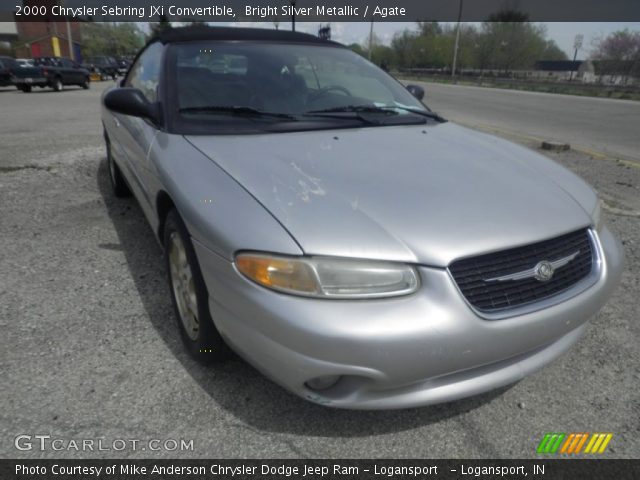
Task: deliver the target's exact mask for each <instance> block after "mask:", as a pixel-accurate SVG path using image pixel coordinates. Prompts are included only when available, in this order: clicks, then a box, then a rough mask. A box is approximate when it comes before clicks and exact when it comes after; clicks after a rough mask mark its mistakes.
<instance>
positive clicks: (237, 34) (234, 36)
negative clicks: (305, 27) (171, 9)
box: [149, 25, 344, 47]
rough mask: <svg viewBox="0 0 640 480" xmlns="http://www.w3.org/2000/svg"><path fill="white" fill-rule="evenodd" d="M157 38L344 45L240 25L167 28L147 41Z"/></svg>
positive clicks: (316, 38)
mask: <svg viewBox="0 0 640 480" xmlns="http://www.w3.org/2000/svg"><path fill="white" fill-rule="evenodd" d="M157 40H159V41H160V42H162V43H165V44H166V43H173V42H188V41H191V40H195V41H197V40H232V41H233V40H236V41H238V40H250V41H270V42H291V43H314V44H322V45H327V46H333V47H344V45H341V44H339V43H336V42H332V41H330V40H322V39H321V38H319V37H316V36H313V35H309V34H307V33H300V32H291V31H288V30H275V29H266V28H241V27H208V26H205V25H195V26H190V27H179V28H170V29H167V30H165V31H163V32H161V33H159V34H158V35H156V36H155V37H154V38H152V39H150V40H149V43H151V42H154V41H157Z"/></svg>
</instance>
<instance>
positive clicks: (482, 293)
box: [449, 229, 593, 312]
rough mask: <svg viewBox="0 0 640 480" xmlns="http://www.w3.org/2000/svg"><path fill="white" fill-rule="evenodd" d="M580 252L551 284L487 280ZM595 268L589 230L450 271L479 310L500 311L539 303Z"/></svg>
mask: <svg viewBox="0 0 640 480" xmlns="http://www.w3.org/2000/svg"><path fill="white" fill-rule="evenodd" d="M575 252H579V253H578V255H576V256H575V258H573V259H572V260H571V261H570V262H568V263H567V264H566V265H564V266H562V267H559V268H557V269H556V270H555V272H554V274H553V277H552V278H551V279H550V280H548V281H540V280H536V279H535V278H532V277H529V278H526V279H521V280H508V281H496V280H494V281H487V280H490V279H496V278H499V277H504V276H508V275H511V274H514V273H518V272H522V271H524V270H528V269H532V268H534V267H535V266H536V265H537V264H538V263H539V262H541V261H545V260H546V261H548V262H553V261H554V260H558V259H562V258H565V257H568V256H571V255H572V254H574V253H575ZM592 268H593V246H592V242H591V236H590V235H589V231H588V229H583V230H579V231H577V232H572V233H568V234H566V235H562V236H561V237H556V238H553V239H551V240H545V241H543V242H539V243H534V244H531V245H526V246H523V247H517V248H511V249H509V250H503V251H500V252H495V253H489V254H486V255H480V256H477V257H470V258H464V259H461V260H457V261H455V262H453V263H452V264H451V265H450V266H449V271H450V272H451V275H452V276H453V278H454V280H455V281H456V283H457V284H458V288H459V289H460V291H461V292H462V294H463V295H464V297H465V298H466V299H467V301H468V302H469V303H470V304H471V305H473V306H474V307H475V308H476V309H478V310H481V311H483V312H498V311H502V310H506V309H510V308H514V307H519V306H523V305H527V304H530V303H533V302H537V301H540V300H543V299H546V298H549V297H552V296H553V295H557V294H559V293H561V292H564V291H565V290H568V289H569V288H571V287H572V286H573V285H575V284H576V283H578V282H579V281H580V280H582V279H583V278H585V277H587V276H588V275H589V273H591V270H592Z"/></svg>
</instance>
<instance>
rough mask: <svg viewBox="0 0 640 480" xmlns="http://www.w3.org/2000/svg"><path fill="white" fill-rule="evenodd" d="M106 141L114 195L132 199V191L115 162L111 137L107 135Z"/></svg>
mask: <svg viewBox="0 0 640 480" xmlns="http://www.w3.org/2000/svg"><path fill="white" fill-rule="evenodd" d="M104 141H105V145H106V148H107V166H108V167H109V179H110V180H111V189H112V190H113V194H114V195H115V196H116V197H118V198H125V197H130V196H131V190H130V189H129V185H127V182H126V181H125V179H124V177H123V176H122V172H121V171H120V167H118V165H117V164H116V162H115V161H114V160H113V155H112V153H111V140H109V137H107V136H106V134H105V136H104Z"/></svg>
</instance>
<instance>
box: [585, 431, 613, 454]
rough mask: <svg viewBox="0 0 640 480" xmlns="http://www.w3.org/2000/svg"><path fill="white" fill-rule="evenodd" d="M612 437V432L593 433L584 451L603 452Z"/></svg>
mask: <svg viewBox="0 0 640 480" xmlns="http://www.w3.org/2000/svg"><path fill="white" fill-rule="evenodd" d="M612 438H613V433H594V434H592V435H591V439H590V440H589V443H588V444H587V448H585V449H584V453H591V454H594V453H604V451H605V450H606V449H607V445H609V442H610V441H611V439H612Z"/></svg>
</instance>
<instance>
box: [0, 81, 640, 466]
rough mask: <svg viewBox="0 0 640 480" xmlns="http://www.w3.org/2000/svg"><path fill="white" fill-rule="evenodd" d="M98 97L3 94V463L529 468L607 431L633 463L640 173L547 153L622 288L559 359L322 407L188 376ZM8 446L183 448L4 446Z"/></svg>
mask: <svg viewBox="0 0 640 480" xmlns="http://www.w3.org/2000/svg"><path fill="white" fill-rule="evenodd" d="M108 85H109V82H103V83H94V84H92V86H91V89H90V90H88V91H85V90H81V89H76V88H67V89H65V90H64V91H63V92H61V93H54V92H51V91H49V90H38V91H34V93H31V94H24V93H22V92H18V91H16V90H14V89H10V88H2V89H0V112H1V113H2V114H1V115H0V232H1V235H2V239H3V249H2V255H0V271H2V275H1V276H0V327H2V329H3V331H4V332H5V333H4V334H3V335H2V336H0V370H2V372H3V389H2V390H3V394H2V409H1V411H0V418H1V419H2V421H1V422H0V433H1V441H0V456H1V457H4V458H45V457H51V458H63V457H66V458H78V457H86V458H103V457H111V458H123V457H131V458H146V457H152V458H162V457H167V458H194V457H240V458H253V457H280V458H289V457H310V458H320V457H328V458H349V457H351V458H352V457H367V458H371V457H391V458H439V457H456V458H475V457H477V458H484V457H494V458H496V457H497V458H509V457H514V458H528V457H535V455H536V454H535V449H536V446H537V444H538V443H539V441H540V439H541V438H542V436H543V435H544V434H545V433H546V432H612V433H613V434H614V437H613V440H612V442H611V444H610V447H609V448H608V450H607V452H606V454H605V455H604V456H606V457H610V458H618V457H619V458H638V457H640V436H639V433H640V388H639V386H640V344H639V342H638V340H639V338H640V324H639V321H638V319H639V318H640V307H639V304H640V303H639V302H638V294H639V293H640V194H639V193H640V161H638V162H634V161H630V160H629V159H625V160H623V161H620V160H616V159H615V158H611V157H608V156H595V157H591V156H588V155H586V154H584V153H577V152H573V151H569V152H564V153H554V154H550V155H551V156H552V157H553V158H554V159H556V160H557V161H558V162H560V163H562V164H563V165H565V166H567V167H569V168H571V169H572V170H573V171H575V172H577V173H578V174H580V175H581V176H582V177H584V178H585V179H586V180H587V181H589V182H590V183H591V184H592V185H594V186H595V187H596V188H597V189H598V191H599V192H600V193H601V195H602V197H603V198H604V199H605V201H606V213H607V216H608V220H609V223H610V226H611V227H612V229H613V230H614V231H615V232H616V234H617V235H618V236H619V238H620V239H621V240H622V241H623V243H624V245H625V251H626V255H627V263H626V269H625V272H624V275H623V280H622V284H621V286H620V287H619V288H618V290H617V291H616V293H615V294H614V296H613V297H612V299H611V300H610V301H609V303H608V304H607V306H606V307H605V308H604V309H603V310H602V311H601V312H600V314H598V315H597V316H596V317H595V319H594V320H593V322H592V324H591V326H590V328H589V330H588V332H587V334H586V335H585V337H584V338H583V339H582V340H581V341H580V342H579V344H578V345H577V346H576V347H575V348H573V349H572V350H571V351H570V353H568V354H567V355H565V356H564V357H563V358H561V359H560V360H559V361H557V362H555V363H554V364H552V365H550V366H548V367H547V368H545V369H543V370H542V371H541V372H538V373H537V374H535V375H533V376H530V377H528V378H526V379H525V380H523V381H521V382H519V383H518V384H516V385H513V386H511V387H509V388H505V389H502V390H499V391H496V392H492V393H490V394H487V395H483V396H480V397H475V398H471V399H468V400H464V401H459V402H455V403H450V404H445V405H437V406H433V407H425V408H419V409H411V410H404V411H388V412H357V411H339V410H331V409H327V408H323V407H320V406H317V405H313V404H310V403H307V402H305V401H303V400H301V399H299V398H297V397H294V396H293V395H290V394H289V393H287V392H286V391H284V390H282V389H281V388H280V387H278V386H276V385H275V384H272V383H271V382H270V381H268V380H266V379H265V378H263V377H262V376H261V375H260V374H259V373H257V372H256V371H255V370H254V369H253V368H252V367H250V366H248V365H247V364H246V363H244V362H243V361H242V360H240V359H237V358H236V359H233V360H231V361H229V362H228V363H225V364H223V365H216V366H211V367H203V366H200V365H198V364H196V363H195V362H194V361H192V360H191V359H190V358H189V357H188V356H187V355H186V354H185V352H184V351H183V348H182V346H181V343H180V340H179V336H178V331H177V327H176V325H175V323H174V319H173V312H172V309H171V304H170V297H169V289H168V284H167V281H166V275H165V272H164V267H163V263H162V261H161V259H162V256H161V255H162V254H161V250H160V248H159V246H158V244H157V243H156V242H155V240H154V237H153V235H152V232H151V229H150V228H149V226H148V225H147V223H146V221H145V219H144V218H143V215H142V212H141V210H140V208H139V207H138V205H137V204H136V202H135V200H132V199H126V200H120V199H116V198H114V197H113V196H112V194H111V193H110V186H109V179H108V173H107V170H106V162H105V152H104V148H103V144H102V131H101V125H100V118H99V99H100V94H101V92H102V90H103V89H104V88H106V87H107V86H108ZM452 88H453V87H452ZM434 95H435V94H434ZM434 100H435V97H434ZM638 111H639V112H640V109H639V110H638ZM445 113H446V112H445ZM603 121H606V120H603ZM629 121H634V122H635V123H636V125H637V124H640V114H639V115H638V118H635V119H629ZM519 140H520V141H522V142H524V143H527V140H524V139H522V138H520V139H519ZM631 141H633V139H631ZM635 141H636V142H638V151H640V141H638V140H637V135H636V138H635ZM530 146H532V147H534V148H536V145H534V144H531V145H530ZM176 161H179V159H176ZM20 434H25V435H40V434H45V435H51V437H52V438H60V439H64V442H65V443H64V445H67V443H66V442H68V441H69V440H71V439H74V440H81V439H100V438H102V439H104V440H105V442H106V443H105V445H107V446H111V445H112V442H113V440H114V439H140V440H141V441H142V442H145V441H146V440H149V439H159V440H166V439H177V440H180V439H185V440H187V441H189V440H193V449H192V450H186V451H180V450H175V451H167V450H160V451H151V450H149V449H148V448H147V449H145V450H143V449H142V448H144V447H142V448H140V449H137V450H134V449H133V448H129V447H128V448H126V449H125V450H123V451H116V450H113V449H111V450H103V451H84V452H80V453H78V452H77V451H75V450H73V449H66V448H65V449H63V450H61V451H54V450H52V449H51V448H49V449H46V450H44V451H41V450H40V449H39V448H35V447H36V445H35V444H34V449H33V450H28V451H19V450H17V449H16V448H15V446H14V439H15V437H16V436H17V435H20ZM142 445H144V443H143V444H142Z"/></svg>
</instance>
